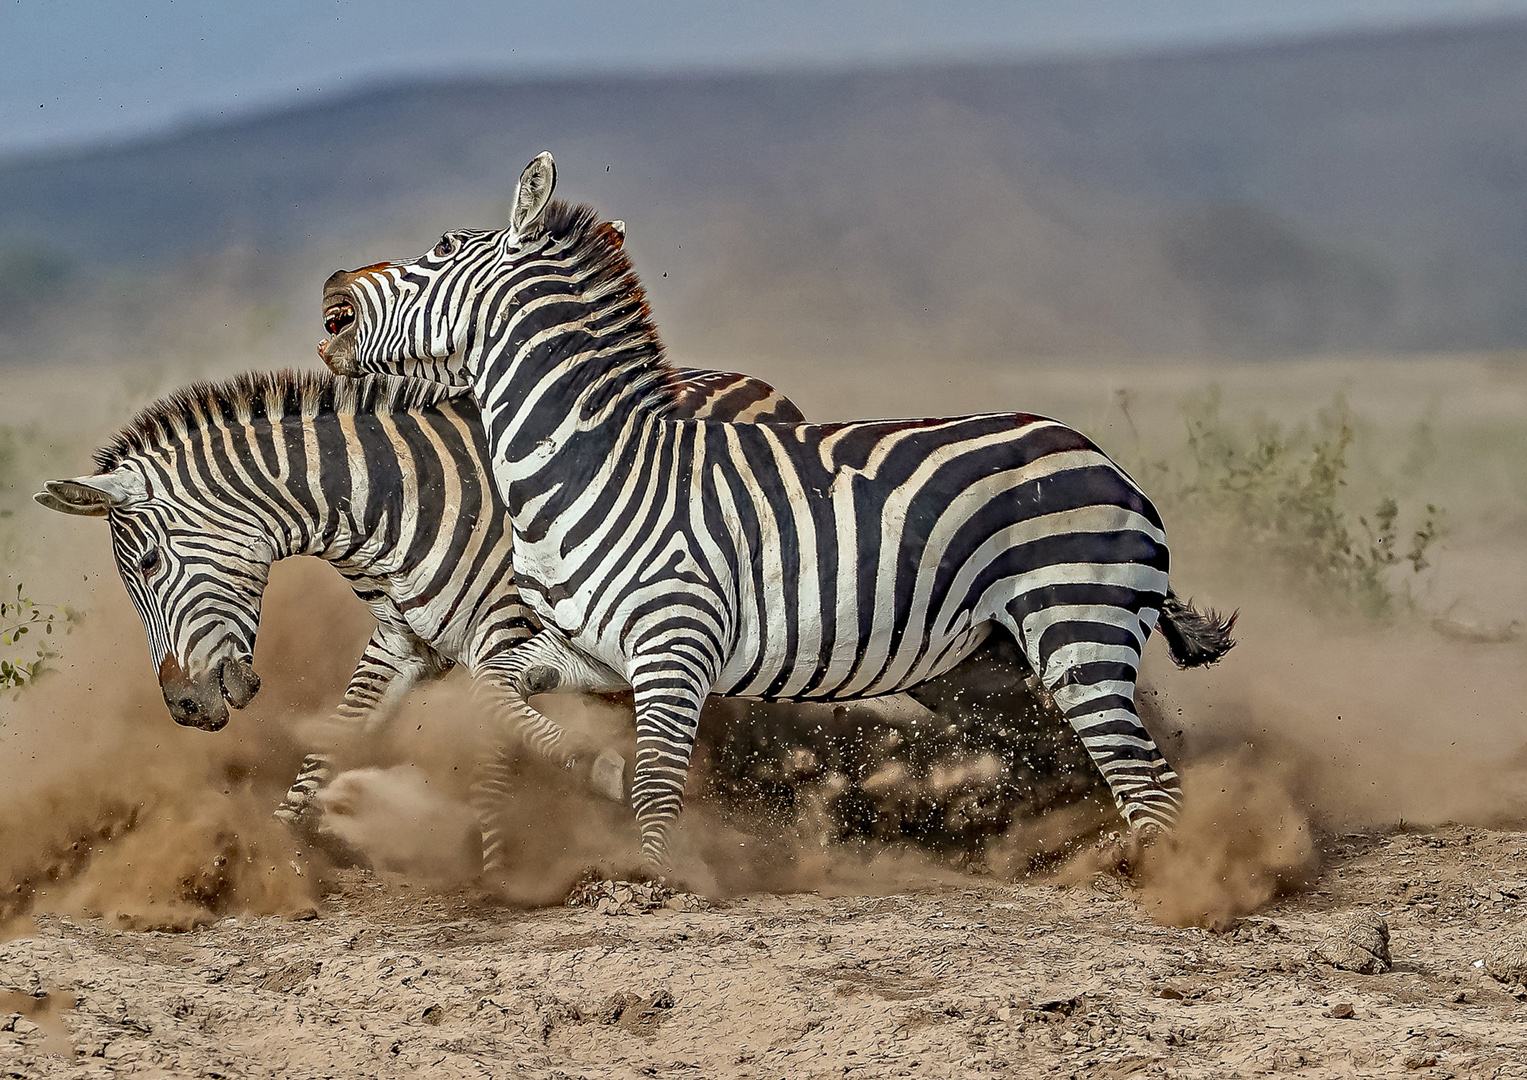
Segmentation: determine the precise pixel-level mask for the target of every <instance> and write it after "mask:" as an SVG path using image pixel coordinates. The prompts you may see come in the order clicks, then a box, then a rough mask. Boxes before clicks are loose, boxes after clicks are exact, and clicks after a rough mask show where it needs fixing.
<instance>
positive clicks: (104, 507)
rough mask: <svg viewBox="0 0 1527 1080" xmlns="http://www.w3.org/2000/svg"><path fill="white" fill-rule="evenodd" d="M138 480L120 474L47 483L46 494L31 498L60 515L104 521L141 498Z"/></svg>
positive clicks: (42, 492)
mask: <svg viewBox="0 0 1527 1080" xmlns="http://www.w3.org/2000/svg"><path fill="white" fill-rule="evenodd" d="M137 479H138V478H137V477H129V476H126V475H123V474H120V473H103V474H102V475H100V476H79V477H76V478H75V479H73V480H49V481H47V482H46V483H45V484H43V488H44V489H45V490H43V491H39V492H38V493H37V494H36V495H33V496H32V498H34V499H36V500H37V502H38V503H39V504H41V505H42V506H46V507H47V508H48V509H49V510H57V511H58V512H59V513H60V514H78V515H80V516H82V517H105V516H106V515H107V513H108V512H110V511H111V510H112V509H113V508H114V507H118V506H121V505H123V504H124V503H126V502H127V501H128V500H130V499H131V498H133V496H135V495H141V494H142V491H141V486H142V481H141V480H139V481H138V482H137V483H134V481H135V480H137Z"/></svg>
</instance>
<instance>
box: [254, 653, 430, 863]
mask: <svg viewBox="0 0 1527 1080" xmlns="http://www.w3.org/2000/svg"><path fill="white" fill-rule="evenodd" d="M450 667H451V664H450V662H449V661H447V660H445V659H444V658H443V657H440V656H439V655H438V654H437V653H435V651H434V650H433V649H431V648H429V646H427V645H425V644H424V643H423V642H421V641H419V640H418V639H416V638H412V637H410V636H409V635H406V634H403V633H400V632H398V631H394V630H391V629H388V628H386V627H382V626H378V627H377V628H376V630H375V631H374V632H373V633H372V635H371V640H370V641H368V642H367V643H366V648H365V649H364V650H363V651H362V652H361V658H360V661H359V663H357V664H356V666H355V674H353V675H351V676H350V685H349V687H347V688H346V690H345V697H344V700H343V701H341V702H340V703H339V705H338V707H336V708H335V710H334V712H333V713H331V714H330V715H329V719H328V722H327V728H328V737H327V738H326V739H325V740H324V742H325V744H326V746H325V748H324V749H323V750H315V751H312V752H311V753H309V754H308V755H307V756H306V757H304V758H303V759H302V766H301V768H300V769H299V770H298V771H297V779H296V780H294V781H293V782H292V786H291V787H290V788H289V789H287V792H286V796H285V798H283V799H282V801H281V805H280V806H278V807H277V808H276V812H275V817H276V820H278V821H280V822H281V823H282V824H284V825H286V826H287V827H288V828H290V829H291V830H292V831H293V832H294V833H296V834H297V835H298V836H299V837H301V838H302V839H303V840H304V841H306V842H309V843H312V842H319V843H323V844H325V845H329V844H330V841H329V840H328V838H326V837H324V836H322V835H321V834H320V832H319V818H320V810H319V806H318V801H317V796H318V792H319V791H321V790H323V789H324V788H325V787H327V786H328V785H329V782H330V781H331V780H333V779H334V756H335V751H337V750H345V749H349V748H351V747H353V746H356V745H358V744H360V743H363V742H368V741H371V740H373V739H375V738H377V737H378V736H379V735H380V734H381V733H383V732H384V731H386V729H387V727H388V726H389V725H390V724H391V723H392V721H393V719H394V718H395V717H396V716H397V714H398V709H399V708H400V707H401V706H402V704H403V701H404V699H405V698H407V696H408V693H409V691H411V690H412V689H413V688H414V687H415V686H416V685H418V684H419V683H420V682H422V681H424V680H426V679H432V678H439V677H440V676H441V675H443V674H445V672H446V671H448V670H450Z"/></svg>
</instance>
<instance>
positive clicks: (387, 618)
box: [37, 370, 801, 871]
mask: <svg viewBox="0 0 1527 1080" xmlns="http://www.w3.org/2000/svg"><path fill="white" fill-rule="evenodd" d="M670 399H672V401H676V402H677V403H678V404H677V408H678V410H679V411H680V412H681V413H682V414H684V415H707V414H715V415H722V416H726V417H728V418H739V419H743V420H748V421H753V422H765V423H766V422H771V421H786V422H793V421H797V420H799V419H800V418H801V414H800V411H799V410H798V409H797V408H796V407H795V405H794V404H793V403H792V402H790V401H789V400H788V399H787V398H785V397H784V396H783V395H780V394H778V393H777V392H776V391H775V390H774V389H773V388H772V387H771V386H769V385H768V384H767V383H765V382H762V381H761V380H758V379H754V378H751V377H749V376H745V375H735V374H732V373H730V372H717V371H689V370H686V371H679V372H675V373H674V377H673V379H672V380H671V382H670V383H669V385H667V386H666V387H665V388H664V404H665V407H672V405H671V402H670ZM486 461H487V443H486V435H485V433H484V430H483V425H482V419H481V415H480V413H479V412H478V409H477V406H476V404H475V403H474V402H473V401H472V399H471V397H470V396H468V395H467V394H466V393H465V392H464V391H460V390H455V391H453V390H449V389H446V388H444V387H440V386H438V385H435V384H431V383H426V382H421V381H410V380H403V379H394V378H388V377H376V378H365V379H358V380H357V379H338V378H335V377H334V376H332V375H330V374H328V373H327V372H323V373H316V374H315V373H307V374H300V375H299V374H294V373H292V372H284V373H277V374H269V375H246V376H243V377H240V378H237V379H234V380H233V381H231V382H227V383H215V384H213V383H203V384H199V385H196V386H192V387H189V388H186V389H184V390H181V391H179V392H178V393H176V394H174V395H172V396H170V397H168V398H166V399H163V400H161V401H159V402H156V403H155V404H153V405H150V406H149V407H148V408H147V409H145V410H144V411H143V412H142V413H141V414H140V415H139V416H138V417H137V418H136V419H134V420H133V421H132V423H130V424H129V425H128V426H127V427H126V428H124V429H123V430H122V431H121V432H120V433H119V434H118V435H117V436H116V437H115V438H114V439H113V440H112V441H111V442H110V443H109V444H108V445H107V446H106V447H105V448H103V449H102V450H100V451H99V452H98V453H97V455H96V464H97V471H96V473H95V474H94V475H89V476H80V477H76V478H74V479H72V480H52V481H49V482H48V483H47V485H46V490H45V491H44V492H42V493H40V494H39V495H38V496H37V501H38V502H40V503H41V504H42V505H44V506H46V507H48V508H50V509H53V510H57V511H61V512H63V513H68V514H81V515H86V516H92V517H106V518H108V520H109V523H110V525H111V536H112V548H113V552H114V555H115V557H116V563H117V569H118V571H119V572H120V574H121V577H122V581H123V584H124V585H126V587H127V591H128V594H129V596H130V597H131V598H132V602H133V605H134V606H135V607H136V609H137V611H138V614H139V615H140V616H141V617H142V619H143V625H144V628H145V630H146V631H147V633H148V640H149V647H150V653H151V655H152V658H153V662H154V666H155V668H156V670H157V671H158V673H159V680H160V685H161V688H162V690H163V692H164V699H165V704H166V706H167V707H168V708H169V711H170V714H171V715H172V716H173V717H174V718H175V720H176V721H177V722H179V723H181V724H185V725H189V726H192V727H198V728H204V729H207V730H212V731H215V730H218V729H219V728H221V727H223V726H224V725H225V724H226V723H227V722H228V707H229V706H232V707H234V708H242V707H243V706H244V705H246V704H248V702H249V701H250V699H251V698H252V697H253V696H254V694H255V692H256V691H257V690H258V688H259V679H258V677H257V676H256V674H255V672H254V668H253V653H254V641H255V634H256V630H257V628H258V625H259V619H260V604H261V597H262V594H263V592H264V589H265V584H266V581H267V580H268V577H269V574H270V568H271V565H272V563H273V562H275V561H276V560H278V559H282V558H286V557H288V556H292V555H316V556H318V557H319V558H322V559H326V560H328V561H329V562H330V563H332V564H333V565H334V566H335V567H336V568H338V570H339V571H340V573H341V574H343V575H344V576H345V578H346V579H347V580H348V581H349V583H350V585H351V587H352V588H353V589H354V591H355V594H356V595H357V596H358V597H359V598H360V599H361V600H362V601H363V602H365V603H366V604H367V606H368V607H369V608H370V609H371V611H372V613H373V615H374V616H375V617H376V621H377V625H376V629H375V630H374V631H373V633H372V635H371V639H370V641H368V642H367V644H366V647H365V650H364V651H363V652H362V654H361V657H360V661H359V663H358V664H357V665H356V669H355V673H354V675H353V676H352V677H351V679H350V684H349V687H348V688H347V689H346V691H345V695H344V700H343V701H342V702H341V703H340V705H339V706H338V708H337V709H336V710H335V712H334V715H333V718H332V723H331V724H330V725H329V727H330V729H331V730H333V731H337V732H342V733H347V734H348V736H349V738H348V740H347V741H355V740H369V739H374V738H377V737H378V736H379V735H380V734H381V733H382V732H383V731H384V730H385V729H386V727H387V725H388V724H389V722H390V721H391V720H392V718H393V717H394V715H395V714H396V712H397V710H398V708H399V707H400V706H401V704H402V702H403V700H404V699H405V698H406V696H407V694H408V692H409V691H410V690H411V689H412V688H413V687H414V686H415V685H417V684H418V683H419V682H421V681H424V680H429V679H433V678H438V677H440V676H442V675H444V674H445V673H446V672H447V671H448V670H450V668H451V667H452V666H453V664H454V663H455V662H456V661H458V660H459V661H461V662H462V663H464V664H465V665H466V666H467V668H468V669H469V670H471V672H472V673H473V676H474V690H475V692H476V693H477V694H478V695H479V697H481V698H483V699H485V700H486V704H487V705H488V706H489V709H490V712H491V715H492V716H493V717H494V720H495V723H494V725H493V736H492V738H493V740H494V742H495V745H494V746H493V747H492V748H491V750H490V751H489V752H487V753H485V754H484V756H483V758H482V759H481V761H480V764H479V771H478V775H477V776H476V778H475V783H474V791H473V794H474V799H473V801H474V804H475V806H476V809H477V812H478V815H479V818H480V822H481V825H482V830H483V859H484V868H485V869H487V870H490V871H491V870H496V869H498V868H499V864H500V858H501V855H502V847H501V837H500V832H499V828H498V824H499V823H498V817H497V814H496V808H497V807H498V806H499V804H500V803H501V802H502V795H503V791H504V785H505V784H506V783H507V776H508V762H507V760H506V758H505V751H507V749H509V746H510V743H511V742H522V743H524V744H525V745H526V746H528V748H529V749H530V750H531V751H532V752H533V753H534V754H536V755H537V756H539V757H541V758H542V759H545V760H549V761H552V762H555V763H557V764H558V765H561V766H564V767H566V768H569V769H573V770H574V771H576V772H578V773H580V774H584V775H585V776H586V778H588V779H589V780H590V781H591V782H592V783H593V784H594V786H595V787H596V788H597V789H598V790H599V791H601V792H602V793H604V794H606V795H608V796H610V797H612V798H616V799H620V798H623V797H624V793H625V777H624V773H625V772H626V769H625V762H624V759H623V758H622V757H621V756H620V755H618V754H615V753H613V752H601V751H600V750H599V748H597V747H593V746H589V745H584V744H581V743H578V742H577V741H575V740H573V739H571V737H570V736H569V735H568V733H567V732H565V731H564V730H563V729H562V728H561V727H559V726H558V725H555V724H552V723H550V722H548V721H547V720H546V719H545V718H544V717H542V716H540V714H538V713H536V712H533V711H530V710H528V709H527V708H525V707H524V705H523V702H522V701H521V699H520V697H519V694H518V693H517V692H516V691H514V690H513V689H512V687H511V686H510V684H509V683H508V682H506V681H505V679H504V677H503V671H504V667H503V665H504V663H505V662H506V660H507V658H508V657H509V655H511V654H512V652H513V650H514V649H515V648H516V647H517V646H519V645H521V644H522V643H524V642H525V641H526V640H528V639H529V638H530V637H531V636H532V635H533V634H534V633H535V632H536V630H537V629H539V626H540V624H539V623H538V622H537V620H536V618H535V615H534V613H533V612H532V611H531V610H530V609H529V608H528V607H527V606H526V605H525V603H524V602H523V601H522V600H521V598H520V595H519V593H518V591H517V590H516V588H515V584H514V578H513V573H512V569H511V548H512V534H511V533H510V530H509V528H508V522H507V514H506V512H505V509H504V506H503V502H502V500H501V499H500V498H499V496H498V493H497V491H496V489H495V488H494V486H493V484H492V483H491V482H490V481H489V480H488V477H487V465H486ZM332 770H333V762H332V760H331V756H330V754H328V753H317V752H315V753H311V754H309V755H308V756H307V758H306V759H305V760H304V761H303V763H302V767H301V770H300V772H299V774H298V776H297V779H296V781H295V782H294V783H293V784H292V786H291V789H290V790H289V791H288V792H287V795H286V798H285V800H284V801H283V803H282V805H281V807H280V808H279V809H278V810H277V811H276V816H277V817H278V818H281V819H282V820H284V821H285V822H287V823H288V824H290V825H293V826H294V827H296V828H297V829H298V831H299V833H300V834H303V835H306V836H308V837H309V838H315V837H314V833H315V832H316V829H317V824H318V821H317V817H318V804H317V799H316V796H317V793H318V791H319V790H320V789H321V788H322V787H323V786H324V785H326V784H327V783H328V781H329V780H330V779H331V777H332Z"/></svg>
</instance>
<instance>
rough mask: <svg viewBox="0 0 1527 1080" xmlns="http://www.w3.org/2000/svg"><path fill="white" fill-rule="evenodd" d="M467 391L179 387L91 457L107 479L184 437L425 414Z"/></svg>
mask: <svg viewBox="0 0 1527 1080" xmlns="http://www.w3.org/2000/svg"><path fill="white" fill-rule="evenodd" d="M466 392H467V391H466V390H465V389H463V388H460V387H449V386H444V385H441V384H440V383H436V382H428V381H425V380H423V379H404V378H399V377H397V376H394V375H365V376H362V377H360V378H346V377H343V376H339V375H333V374H330V373H329V372H327V371H292V370H291V369H287V370H285V371H270V372H251V373H249V374H246V375H236V376H234V377H233V378H232V379H228V380H226V381H224V382H198V383H193V384H191V385H190V386H184V387H181V388H180V389H179V390H176V391H175V392H174V393H172V394H170V395H168V396H167V397H163V398H160V399H159V400H158V401H156V402H154V403H153V404H152V405H149V406H147V407H146V408H144V409H143V410H142V411H141V412H139V413H138V415H137V416H135V417H133V419H132V421H131V422H130V423H129V424H128V425H127V426H126V427H124V428H123V429H122V430H121V431H119V432H117V434H116V435H115V436H113V437H112V439H111V441H110V442H109V443H107V444H106V445H105V446H103V447H101V448H100V449H99V450H97V451H96V452H95V465H96V471H97V474H98V475H99V474H100V473H108V472H111V471H112V470H113V469H115V468H116V467H117V466H119V465H121V464H122V463H123V462H124V461H126V460H127V459H128V458H130V457H132V456H134V455H136V454H146V453H152V452H153V451H155V450H162V449H168V448H170V447H172V446H175V445H177V444H179V443H181V442H183V441H184V440H185V438H186V437H187V436H188V435H190V434H191V433H192V432H195V431H200V430H206V429H211V428H219V427H224V426H227V425H231V424H241V425H242V424H247V423H249V422H250V421H252V420H259V419H265V420H272V421H277V420H280V419H282V418H284V417H288V416H306V417H313V416H320V415H322V414H324V413H337V414H340V415H351V416H353V415H365V414H377V413H393V412H407V411H409V410H411V409H422V408H428V407H429V406H431V405H437V404H439V403H440V402H442V401H444V400H446V399H447V398H451V397H457V396H460V395H463V394H465V393H466Z"/></svg>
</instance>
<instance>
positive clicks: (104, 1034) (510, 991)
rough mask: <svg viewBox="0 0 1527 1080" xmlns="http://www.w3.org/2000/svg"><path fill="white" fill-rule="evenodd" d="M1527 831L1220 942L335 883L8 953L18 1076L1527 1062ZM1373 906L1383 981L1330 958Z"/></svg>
mask: <svg viewBox="0 0 1527 1080" xmlns="http://www.w3.org/2000/svg"><path fill="white" fill-rule="evenodd" d="M1524 842H1527V834H1523V833H1516V832H1492V831H1487V830H1482V829H1478V828H1461V827H1442V828H1439V829H1436V830H1433V831H1429V832H1398V833H1392V834H1387V835H1384V834H1362V835H1355V834H1354V835H1348V836H1344V837H1341V838H1337V839H1330V840H1328V841H1327V843H1326V851H1325V862H1324V869H1323V870H1322V871H1321V872H1320V873H1319V874H1318V876H1314V877H1312V878H1311V879H1310V881H1309V882H1308V884H1307V885H1305V886H1304V887H1303V888H1302V889H1301V890H1300V891H1299V892H1297V893H1295V894H1292V895H1287V896H1284V897H1282V898H1280V899H1276V900H1274V901H1272V902H1271V903H1269V904H1268V905H1266V906H1264V907H1263V908H1262V909H1261V910H1260V911H1258V912H1257V914H1256V915H1254V916H1251V917H1248V918H1246V919H1243V920H1241V921H1240V922H1239V923H1237V924H1235V925H1234V926H1232V927H1231V928H1229V929H1227V930H1225V931H1224V932H1220V933H1211V932H1209V931H1207V930H1203V929H1196V928H1189V929H1183V928H1174V927H1167V926H1160V925H1155V924H1153V923H1152V922H1151V921H1150V919H1149V918H1148V917H1147V916H1146V914H1145V912H1144V911H1143V910H1142V909H1141V907H1140V906H1139V905H1138V904H1137V902H1136V899H1135V894H1134V893H1133V891H1132V890H1131V889H1129V888H1127V887H1125V886H1123V885H1121V884H1120V883H1119V882H1118V881H1117V880H1116V879H1112V878H1096V879H1093V880H1092V881H1091V882H1083V883H1081V884H1077V885H1062V884H1059V883H1057V882H1055V881H1046V880H1039V879H1028V880H1024V881H1021V882H1020V883H1018V884H1008V883H1003V882H999V881H997V880H995V879H990V878H981V877H971V878H969V884H968V886H967V887H951V886H949V885H942V886H937V887H932V888H929V889H927V890H922V891H915V892H911V893H901V894H897V895H891V896H880V897H837V898H827V897H823V896H818V895H815V894H796V895H759V896H750V897H744V898H739V899H732V900H724V901H717V902H715V903H713V904H712V905H711V906H709V907H708V908H705V909H702V910H688V911H683V910H674V909H673V908H659V909H657V910H655V911H653V912H651V913H649V914H641V915H610V914H601V913H599V912H598V911H595V910H591V909H588V908H577V909H572V908H548V909H540V910H532V911H515V910H510V909H504V908H493V907H484V906H482V905H481V903H480V902H478V901H476V900H474V899H473V898H471V897H468V896H463V895H460V894H450V893H437V892H430V891H427V890H423V889H420V888H419V887H417V886H410V885H409V884H407V883H405V882H404V880H403V879H402V878H400V877H397V876H393V875H386V874H383V875H374V874H371V873H367V872H363V871H343V872H340V873H338V874H336V875H334V877H333V879H332V880H331V881H330V882H329V883H328V892H327V893H326V895H324V897H323V898H322V900H321V901H320V902H319V903H318V905H317V908H316V914H315V911H314V910H308V911H299V912H294V913H293V915H292V916H291V917H286V918H282V917H274V916H271V917H259V918H245V919H239V920H234V919H228V920H224V921H223V922H221V923H218V924H216V925H213V926H210V927H206V928H203V929H199V930H195V931H192V932H189V933H178V934H172V933H161V932H138V931H131V930H123V929H119V928H118V927H117V926H115V925H112V924H108V923H107V922H105V921H103V920H99V919H96V920H91V919H70V918H65V917H60V916H56V915H39V916H37V917H36V929H35V932H33V933H32V934H31V935H30V936H26V937H21V938H17V939H14V940H11V941H8V942H5V943H3V944H0V1076H4V1077H25V1078H43V1077H49V1078H51V1077H60V1078H62V1077H98V1076H99V1077H104V1076H141V1077H177V1078H178V1077H230V1078H232V1077H283V1078H307V1077H314V1078H316V1077H361V1076H366V1077H404V1076H427V1077H520V1076H523V1077H535V1078H547V1080H551V1078H575V1077H589V1078H593V1077H622V1078H624V1077H631V1078H639V1077H679V1078H690V1077H692V1078H702V1077H703V1078H710V1077H726V1078H733V1077H737V1078H740V1077H757V1078H771V1077H786V1078H791V1080H794V1078H797V1077H801V1078H807V1077H824V1078H825V1077H834V1078H837V1077H889V1076H932V1077H943V1076H962V1077H963V1076H985V1075H990V1076H1013V1077H1037V1076H1045V1077H1049V1076H1056V1077H1066V1076H1074V1077H1087V1078H1118V1077H1132V1076H1141V1077H1145V1076H1163V1077H1184V1078H1189V1077H1192V1078H1197V1077H1203V1078H1216V1080H1217V1078H1230V1077H1250V1076H1263V1075H1293V1076H1301V1077H1311V1078H1321V1077H1351V1076H1359V1077H1362V1076H1374V1077H1395V1076H1418V1077H1527V1023H1524V1022H1523V1021H1524V1020H1527V1004H1524V1003H1523V998H1524V997H1527V990H1524V988H1523V987H1522V986H1520V985H1518V984H1505V983H1502V982H1499V981H1497V980H1496V979H1494V978H1492V977H1491V976H1490V975H1488V974H1487V973H1486V968H1485V966H1484V959H1485V957H1486V956H1488V955H1490V953H1491V950H1492V948H1497V947H1498V945H1499V943H1500V942H1501V941H1502V940H1510V936H1511V935H1512V934H1513V933H1514V932H1515V931H1516V930H1517V929H1518V928H1519V924H1520V923H1521V921H1522V919H1523V918H1524V917H1527V880H1524V879H1527V872H1524V868H1523V866H1522V863H1521V856H1520V853H1521V851H1522V849H1523V844H1524ZM1354 914H1358V915H1364V916H1373V917H1378V918H1382V919H1384V920H1385V921H1386V922H1387V925H1388V927H1389V933H1390V947H1391V951H1392V956H1393V969H1392V970H1390V971H1388V972H1385V973H1383V974H1377V975H1363V974H1358V973H1355V972H1348V971H1343V970H1340V969H1338V968H1335V967H1333V966H1331V965H1329V964H1324V963H1319V962H1317V961H1315V960H1313V959H1312V958H1311V956H1310V953H1311V950H1312V949H1313V948H1315V947H1316V946H1317V945H1318V944H1319V942H1320V941H1321V939H1322V937H1323V936H1324V935H1325V933H1326V932H1327V931H1328V930H1329V929H1330V928H1331V927H1332V926H1334V925H1337V924H1339V923H1340V922H1341V921H1342V920H1343V919H1344V918H1346V917H1348V916H1351V915H1354Z"/></svg>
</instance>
